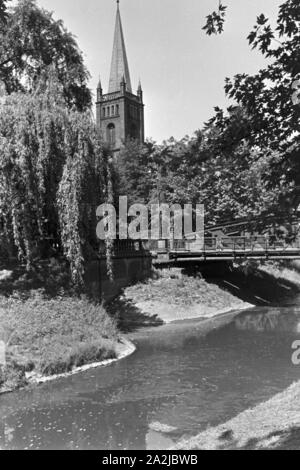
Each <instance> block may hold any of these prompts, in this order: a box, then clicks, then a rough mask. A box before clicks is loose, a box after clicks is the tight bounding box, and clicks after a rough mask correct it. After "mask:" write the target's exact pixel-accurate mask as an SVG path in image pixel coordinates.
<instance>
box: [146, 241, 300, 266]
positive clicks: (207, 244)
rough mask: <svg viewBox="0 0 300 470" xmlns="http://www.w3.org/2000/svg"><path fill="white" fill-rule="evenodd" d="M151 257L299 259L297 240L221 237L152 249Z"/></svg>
mask: <svg viewBox="0 0 300 470" xmlns="http://www.w3.org/2000/svg"><path fill="white" fill-rule="evenodd" d="M153 254H154V256H155V257H157V258H161V259H162V256H165V257H166V259H169V260H175V261H184V260H185V261H229V260H234V259H246V258H249V259H274V260H280V259H289V260H293V259H300V241H299V240H296V241H295V240H293V241H291V242H289V243H287V242H286V241H278V240H270V239H269V238H268V237H260V236H255V237H223V238H205V239H204V240H202V241H201V240H196V239H194V240H181V241H174V242H172V243H171V244H170V243H169V242H168V243H166V246H165V249H160V250H159V249H158V250H156V251H155V250H154V252H153Z"/></svg>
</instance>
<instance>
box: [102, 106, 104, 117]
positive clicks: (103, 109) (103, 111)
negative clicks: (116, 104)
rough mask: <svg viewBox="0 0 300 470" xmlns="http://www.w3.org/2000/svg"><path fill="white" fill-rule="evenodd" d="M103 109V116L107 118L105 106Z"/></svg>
mask: <svg viewBox="0 0 300 470" xmlns="http://www.w3.org/2000/svg"><path fill="white" fill-rule="evenodd" d="M102 111H103V112H102V114H103V117H104V118H105V108H103V110H102Z"/></svg>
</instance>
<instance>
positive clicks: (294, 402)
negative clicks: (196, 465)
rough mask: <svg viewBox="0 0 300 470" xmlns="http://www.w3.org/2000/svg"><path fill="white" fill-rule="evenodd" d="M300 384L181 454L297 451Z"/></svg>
mask: <svg viewBox="0 0 300 470" xmlns="http://www.w3.org/2000/svg"><path fill="white" fill-rule="evenodd" d="M299 436H300V382H298V383H295V384H294V385H292V386H291V387H289V388H288V389H287V390H285V391H284V392H283V393H280V394H278V395H276V396H275V397H273V398H271V399H270V400H269V401H267V402H265V403H262V404H260V405H258V406H257V407H255V408H253V409H251V410H247V411H244V412H243V413H241V414H240V415H238V416H237V417H235V418H233V419H232V420H230V421H228V422H227V423H225V424H222V425H220V426H217V427H215V428H210V429H207V430H206V431H203V432H202V433H200V434H199V435H198V436H195V437H193V438H190V439H184V440H182V441H180V442H179V443H178V444H177V445H176V447H175V448H176V449H184V450H272V449H298V450H299V448H300V440H299Z"/></svg>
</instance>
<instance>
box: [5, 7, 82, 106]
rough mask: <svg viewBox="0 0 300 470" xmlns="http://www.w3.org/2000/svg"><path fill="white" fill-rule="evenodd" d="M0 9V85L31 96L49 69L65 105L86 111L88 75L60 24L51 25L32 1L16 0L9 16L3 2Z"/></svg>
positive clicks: (52, 23)
mask: <svg viewBox="0 0 300 470" xmlns="http://www.w3.org/2000/svg"><path fill="white" fill-rule="evenodd" d="M0 5H2V9H1V10H0V12H2V17H3V18H4V19H5V24H4V25H3V27H2V29H1V33H0V81H3V82H4V84H5V86H6V90H7V92H8V93H9V94H10V93H13V92H18V91H22V92H33V91H34V90H35V87H36V85H37V83H39V82H40V79H41V77H43V76H44V75H45V71H47V70H48V69H49V67H51V68H53V69H54V70H55V71H56V74H57V77H58V79H59V81H60V83H61V84H62V85H63V95H64V98H65V101H66V103H67V105H68V106H69V107H72V106H75V107H76V109H78V110H79V111H84V110H86V109H87V108H88V107H89V106H90V105H91V93H90V90H89V89H88V87H87V79H88V77H89V74H88V72H87V70H86V68H85V66H84V63H83V57H82V53H81V52H80V51H79V49H78V45H77V43H76V41H75V39H74V37H73V36H72V34H71V33H69V32H68V31H67V30H66V28H65V27H64V25H63V22H62V21H55V20H54V19H53V16H52V13H49V12H48V11H46V10H44V9H41V8H40V7H38V6H37V5H36V3H35V1H34V0H19V2H18V3H17V5H16V6H14V7H13V8H12V9H11V10H10V11H9V13H7V10H6V7H5V6H6V3H5V2H3V0H2V4H0ZM3 15H4V16H3Z"/></svg>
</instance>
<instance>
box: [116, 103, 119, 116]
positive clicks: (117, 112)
mask: <svg viewBox="0 0 300 470" xmlns="http://www.w3.org/2000/svg"><path fill="white" fill-rule="evenodd" d="M116 114H119V105H118V104H117V106H116Z"/></svg>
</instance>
